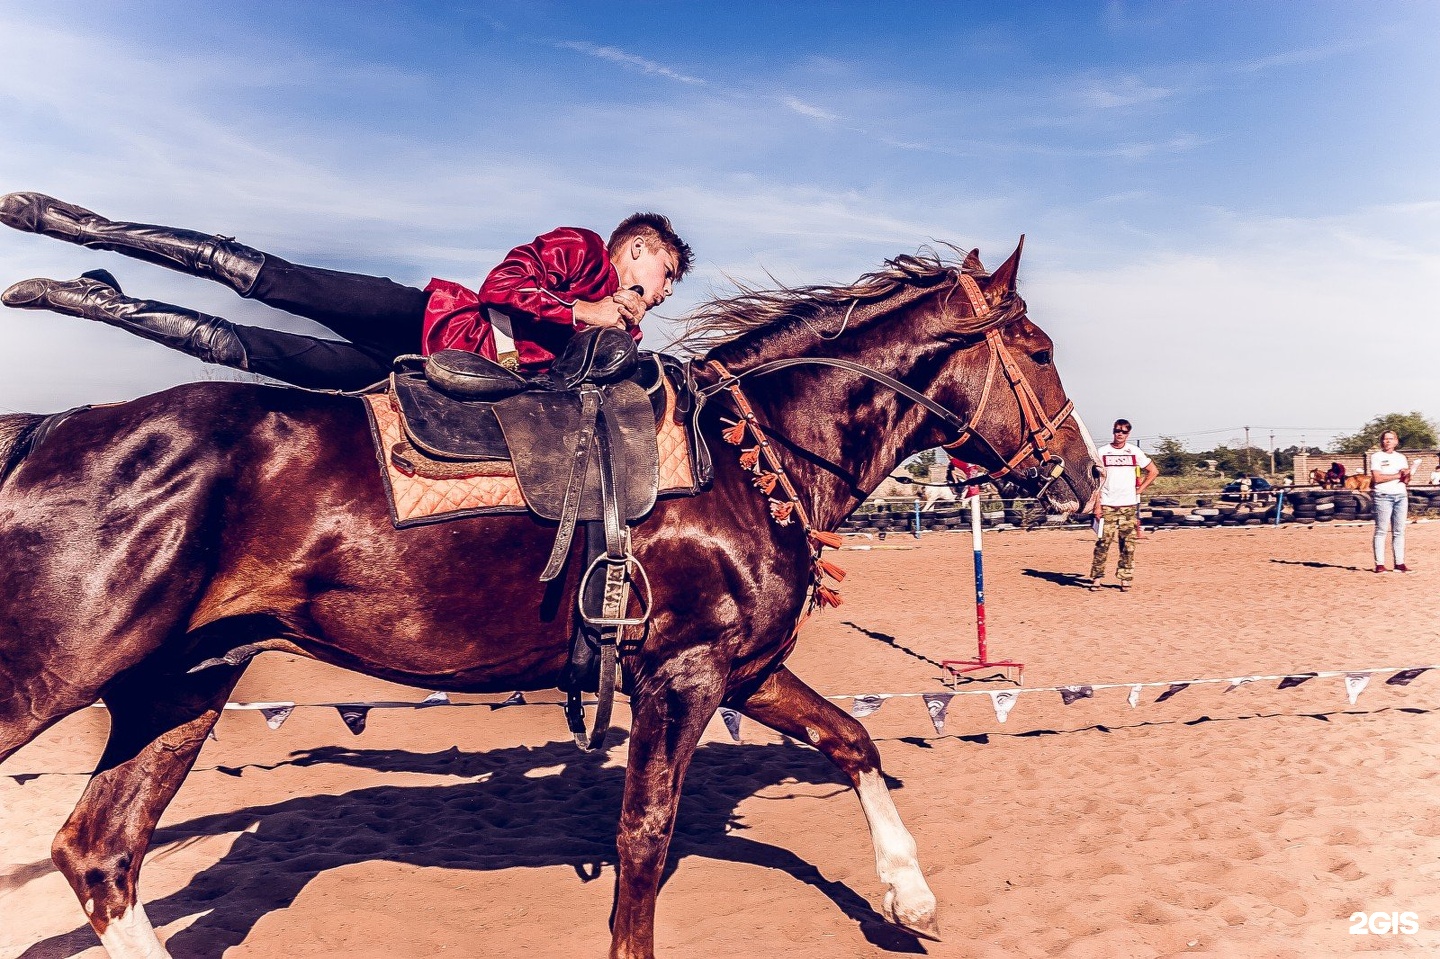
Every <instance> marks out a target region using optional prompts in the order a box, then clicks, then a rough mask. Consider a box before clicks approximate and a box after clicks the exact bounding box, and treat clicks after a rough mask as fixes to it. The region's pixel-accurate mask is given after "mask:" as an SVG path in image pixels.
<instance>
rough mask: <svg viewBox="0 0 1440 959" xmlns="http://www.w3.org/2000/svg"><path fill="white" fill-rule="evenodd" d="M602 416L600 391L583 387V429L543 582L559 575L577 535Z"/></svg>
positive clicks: (581, 421)
mask: <svg viewBox="0 0 1440 959" xmlns="http://www.w3.org/2000/svg"><path fill="white" fill-rule="evenodd" d="M599 418H600V391H599V390H597V389H595V388H594V387H589V388H587V389H582V390H581V391H580V423H581V429H580V433H579V435H578V436H577V437H576V439H575V450H574V455H573V456H572V457H571V460H570V478H569V479H568V480H567V481H566V483H565V499H564V501H563V505H562V506H561V508H560V528H559V529H558V530H557V531H556V533H555V545H554V546H553V547H552V548H551V550H550V561H549V562H548V563H546V564H545V571H544V572H542V573H541V574H540V582H542V583H548V582H550V581H551V580H552V579H554V578H555V577H556V576H559V575H560V570H562V569H563V568H564V567H565V559H566V557H568V556H569V555H570V542H571V540H573V539H574V538H575V522H576V520H578V519H579V517H580V502H581V494H582V493H583V492H584V489H585V475H586V473H587V472H588V471H589V469H590V450H591V448H592V447H593V446H594V444H595V434H596V433H597V432H598V431H597V429H596V426H597V425H598V421H599ZM601 472H602V473H603V472H604V470H603V469H602V470H601ZM607 508H608V506H607Z"/></svg>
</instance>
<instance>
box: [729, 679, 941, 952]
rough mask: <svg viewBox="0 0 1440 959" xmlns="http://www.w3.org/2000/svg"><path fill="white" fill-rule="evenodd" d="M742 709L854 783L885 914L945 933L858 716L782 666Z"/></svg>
mask: <svg viewBox="0 0 1440 959" xmlns="http://www.w3.org/2000/svg"><path fill="white" fill-rule="evenodd" d="M737 708H738V709H739V710H740V711H741V712H743V713H744V714H745V715H747V716H749V717H751V718H752V719H754V720H756V721H757V722H761V723H764V724H765V725H766V726H769V727H770V728H771V729H774V730H777V731H779V732H782V733H785V734H786V735H787V736H793V737H794V738H796V739H799V740H801V741H802V742H808V743H810V744H812V745H813V746H814V747H815V748H816V749H818V750H820V752H822V753H823V754H824V755H825V757H826V758H827V759H829V760H830V761H831V762H832V763H834V764H835V765H836V766H838V767H840V770H841V771H842V772H844V773H845V775H847V776H849V777H850V781H851V782H852V783H854V785H855V791H856V792H857V793H859V795H860V807H861V808H862V809H863V810H864V811H865V819H866V821H867V822H869V824H870V837H871V840H872V841H873V842H874V844H875V871H876V872H877V873H879V875H880V881H881V882H883V883H884V884H885V887H886V891H885V905H884V913H885V918H887V919H889V920H890V921H891V922H893V923H895V924H896V925H898V926H902V927H904V928H906V929H909V930H910V931H911V932H914V933H916V934H917V935H921V936H925V937H926V938H930V939H939V938H940V925H939V923H938V922H937V921H936V918H935V895H934V893H932V892H931V891H930V887H929V886H928V885H927V884H926V882H925V876H924V874H923V873H922V872H921V871H920V862H919V860H918V858H917V857H916V850H915V840H914V839H913V838H912V837H911V835H910V831H909V830H908V829H906V828H905V824H904V823H903V822H901V821H900V813H899V812H898V811H897V810H896V809H895V803H894V801H893V800H891V798H890V790H889V789H888V788H887V787H886V785H885V777H884V775H883V774H882V773H881V771H880V753H879V751H877V750H876V749H875V743H874V742H872V741H871V739H870V734H869V733H868V732H866V731H865V727H864V726H862V725H860V723H859V722H857V721H856V720H855V719H854V718H853V717H851V716H848V715H846V714H845V713H844V712H843V711H842V710H841V709H840V708H839V707H838V706H836V705H835V704H834V703H832V702H830V701H829V700H827V699H825V698H824V697H822V696H821V695H820V694H819V693H817V692H815V690H813V689H811V688H810V687H809V686H807V685H805V684H804V683H803V682H801V681H800V680H799V679H798V678H796V676H795V674H794V673H792V672H790V671H789V670H788V669H785V668H784V667H781V668H779V669H777V670H776V671H775V672H774V673H772V674H771V675H770V677H769V678H768V679H766V680H765V682H764V683H762V684H761V685H760V688H759V689H757V690H756V691H755V692H754V693H753V694H751V695H750V697H749V698H748V699H746V700H745V701H744V702H743V703H740V704H739V705H738V706H737Z"/></svg>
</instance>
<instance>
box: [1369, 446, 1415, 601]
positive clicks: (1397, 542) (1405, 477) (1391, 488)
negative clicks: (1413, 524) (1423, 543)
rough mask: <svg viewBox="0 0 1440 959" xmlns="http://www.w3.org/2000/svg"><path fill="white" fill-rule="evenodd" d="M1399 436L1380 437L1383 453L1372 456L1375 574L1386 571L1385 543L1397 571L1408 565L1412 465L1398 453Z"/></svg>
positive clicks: (1371, 486)
mask: <svg viewBox="0 0 1440 959" xmlns="http://www.w3.org/2000/svg"><path fill="white" fill-rule="evenodd" d="M1399 445H1400V437H1399V436H1398V435H1396V433H1395V431H1394V430H1386V431H1385V432H1384V433H1381V434H1380V452H1378V453H1371V454H1370V493H1371V495H1372V496H1373V497H1374V499H1375V572H1377V573H1383V572H1385V540H1386V538H1387V536H1388V538H1389V540H1390V549H1391V551H1392V552H1393V553H1394V554H1395V572H1397V573H1408V572H1409V571H1410V570H1409V569H1408V568H1407V567H1406V566H1405V518H1406V514H1407V513H1408V512H1409V510H1410V491H1409V490H1408V489H1407V488H1406V486H1405V484H1406V483H1409V482H1410V462H1409V461H1408V460H1406V459H1405V454H1404V453H1401V452H1398V451H1397V450H1396V447H1398V446H1399Z"/></svg>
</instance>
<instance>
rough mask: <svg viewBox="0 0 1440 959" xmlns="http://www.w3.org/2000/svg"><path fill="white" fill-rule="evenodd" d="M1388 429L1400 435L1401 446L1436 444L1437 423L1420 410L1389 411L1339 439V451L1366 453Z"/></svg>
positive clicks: (1336, 448) (1418, 447)
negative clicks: (1428, 418)
mask: <svg viewBox="0 0 1440 959" xmlns="http://www.w3.org/2000/svg"><path fill="white" fill-rule="evenodd" d="M1386 430H1394V431H1395V435H1396V436H1398V437H1400V448H1401V449H1407V450H1413V449H1425V448H1427V447H1432V446H1434V445H1436V443H1435V432H1436V430H1435V424H1434V423H1432V422H1431V421H1430V420H1427V419H1426V418H1425V417H1424V416H1423V415H1422V414H1421V413H1420V412H1419V411H1418V410H1411V411H1410V412H1409V413H1385V414H1384V415H1381V416H1377V417H1375V418H1374V419H1373V420H1371V421H1370V422H1368V423H1366V424H1365V425H1364V426H1363V427H1361V429H1360V432H1358V433H1353V434H1351V435H1349V436H1339V437H1336V438H1335V452H1337V453H1363V452H1365V451H1366V450H1373V449H1375V448H1376V447H1378V446H1379V445H1380V436H1381V435H1382V434H1383V433H1384V432H1385V431H1386Z"/></svg>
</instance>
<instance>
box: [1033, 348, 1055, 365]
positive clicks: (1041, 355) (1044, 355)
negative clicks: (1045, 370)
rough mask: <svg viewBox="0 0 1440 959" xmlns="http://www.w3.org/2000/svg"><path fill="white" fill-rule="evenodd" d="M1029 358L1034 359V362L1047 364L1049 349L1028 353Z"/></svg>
mask: <svg viewBox="0 0 1440 959" xmlns="http://www.w3.org/2000/svg"><path fill="white" fill-rule="evenodd" d="M1030 358H1031V359H1032V360H1034V361H1035V362H1036V363H1039V364H1040V365H1041V366H1045V365H1046V364H1048V363H1049V362H1050V351H1049V350H1040V351H1039V352H1037V353H1032V354H1030Z"/></svg>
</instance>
